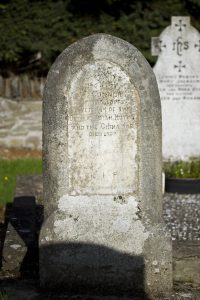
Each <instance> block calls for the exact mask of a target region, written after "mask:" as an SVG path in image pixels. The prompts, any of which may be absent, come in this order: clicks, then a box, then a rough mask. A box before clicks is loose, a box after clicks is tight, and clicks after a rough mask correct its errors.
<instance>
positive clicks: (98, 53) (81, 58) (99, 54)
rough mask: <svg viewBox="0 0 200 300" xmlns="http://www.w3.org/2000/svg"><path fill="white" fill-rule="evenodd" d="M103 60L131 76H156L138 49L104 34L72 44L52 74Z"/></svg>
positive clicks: (60, 57)
mask: <svg viewBox="0 0 200 300" xmlns="http://www.w3.org/2000/svg"><path fill="white" fill-rule="evenodd" d="M102 59H103V60H104V59H106V60H108V61H113V62H114V63H118V64H119V65H120V66H121V67H123V68H124V69H126V71H127V70H129V71H130V73H131V74H132V73H133V72H134V73H135V72H136V73H139V74H143V76H144V73H146V72H148V73H149V74H151V75H152V76H154V75H153V72H152V69H151V67H150V65H149V63H148V62H147V61H146V59H145V58H144V56H143V55H142V54H141V53H140V52H139V50H138V49H137V48H136V47H134V46H133V45H131V44H130V43H128V42H127V41H124V40H122V39H120V38H118V37H115V36H111V35H109V34H104V33H97V34H93V35H91V36H88V37H85V38H82V39H80V40H79V41H77V42H75V43H73V44H71V45H70V46H69V47H67V48H66V49H65V50H64V51H63V52H62V53H61V54H60V55H59V56H58V57H57V59H56V61H55V63H54V64H53V65H52V67H51V69H50V73H51V71H52V70H53V73H57V74H58V73H59V74H61V73H62V71H64V70H66V72H68V70H69V68H73V69H74V70H75V69H76V66H78V67H79V68H80V66H81V65H84V64H86V63H87V62H88V61H90V62H91V61H92V60H93V61H96V60H102ZM133 68H134V70H133ZM72 71H73V70H72Z"/></svg>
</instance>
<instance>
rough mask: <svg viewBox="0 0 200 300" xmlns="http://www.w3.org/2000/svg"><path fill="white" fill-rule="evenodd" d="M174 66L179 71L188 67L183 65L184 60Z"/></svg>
mask: <svg viewBox="0 0 200 300" xmlns="http://www.w3.org/2000/svg"><path fill="white" fill-rule="evenodd" d="M174 68H175V69H176V68H178V72H181V71H182V68H186V66H185V65H182V61H181V60H180V61H179V62H178V65H174Z"/></svg>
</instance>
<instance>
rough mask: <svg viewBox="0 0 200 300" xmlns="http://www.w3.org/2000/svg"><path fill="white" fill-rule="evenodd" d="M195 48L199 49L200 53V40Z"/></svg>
mask: <svg viewBox="0 0 200 300" xmlns="http://www.w3.org/2000/svg"><path fill="white" fill-rule="evenodd" d="M194 47H195V48H198V51H199V52H200V40H199V44H195V45H194Z"/></svg>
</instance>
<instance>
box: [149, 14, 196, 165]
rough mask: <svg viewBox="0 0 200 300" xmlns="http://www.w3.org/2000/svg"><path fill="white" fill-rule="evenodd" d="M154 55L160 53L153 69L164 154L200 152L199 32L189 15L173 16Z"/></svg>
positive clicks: (155, 41)
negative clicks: (160, 106) (158, 100)
mask: <svg viewBox="0 0 200 300" xmlns="http://www.w3.org/2000/svg"><path fill="white" fill-rule="evenodd" d="M152 55H159V58H158V60H157V63H156V65H155V67H154V72H155V74H156V78H157V81H158V87H159V91H160V97H161V104H162V117H163V156H164V158H165V159H172V160H177V159H184V160H187V159H190V158H193V157H199V156H200V138H199V137H200V34H199V32H198V31H197V30H196V29H195V28H194V27H192V26H191V25H190V18H189V17H172V22H171V26H168V27H167V28H166V29H165V30H164V31H163V32H162V33H161V35H160V36H159V37H158V38H152Z"/></svg>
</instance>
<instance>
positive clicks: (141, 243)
mask: <svg viewBox="0 0 200 300" xmlns="http://www.w3.org/2000/svg"><path fill="white" fill-rule="evenodd" d="M43 147H44V148H43V153H44V157H43V159H44V166H43V180H44V209H45V211H46V220H45V222H44V225H43V227H42V230H41V235H40V280H41V286H43V287H47V288H52V289H53V288H55V289H56V288H57V289H56V291H58V290H59V289H58V288H60V290H62V291H63V290H67V291H68V292H71V293H73V291H74V290H75V291H76V292H77V291H80V292H82V293H94V294H95V295H97V294H104V295H111V294H113V295H116V294H117V295H122V294H123V295H124V294H133V295H135V294H136V292H137V291H140V292H143V293H144V295H146V296H148V295H157V294H159V295H160V294H166V293H168V292H169V291H170V290H171V288H172V269H171V255H172V254H171V240H170V239H169V237H168V236H167V234H166V231H165V227H164V226H163V221H162V176H161V165H162V163H161V161H162V159H161V111H160V99H159V94H158V89H157V84H156V80H155V76H154V74H153V71H152V69H151V68H150V66H149V65H148V63H147V62H146V60H145V59H144V57H143V56H142V55H141V53H140V52H139V51H138V50H137V49H136V48H135V47H134V46H132V45H131V44H129V43H127V42H125V41H123V40H121V39H119V38H116V37H113V36H110V35H105V34H96V35H92V36H90V37H88V38H85V39H82V40H80V41H78V42H77V43H74V44H72V45H71V46H69V47H68V48H67V49H66V50H65V51H64V52H63V53H62V54H61V55H60V56H59V57H58V58H57V60H56V62H55V63H54V65H53V66H52V68H51V70H50V72H49V74H48V78H47V83H46V87H45V93H44V106H43Z"/></svg>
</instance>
